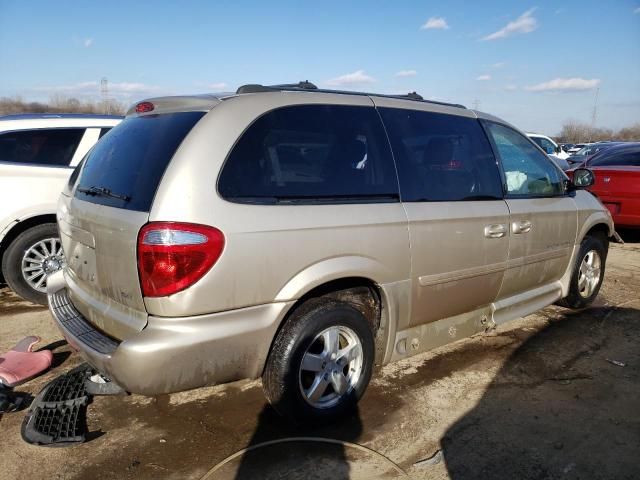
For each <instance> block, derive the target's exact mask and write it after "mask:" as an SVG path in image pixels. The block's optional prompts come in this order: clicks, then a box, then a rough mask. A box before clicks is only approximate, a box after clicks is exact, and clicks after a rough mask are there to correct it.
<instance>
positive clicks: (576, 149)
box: [567, 143, 590, 155]
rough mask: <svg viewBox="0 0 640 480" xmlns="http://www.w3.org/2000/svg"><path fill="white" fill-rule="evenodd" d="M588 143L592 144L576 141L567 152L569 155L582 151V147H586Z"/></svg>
mask: <svg viewBox="0 0 640 480" xmlns="http://www.w3.org/2000/svg"><path fill="white" fill-rule="evenodd" d="M586 145H590V144H589V143H576V144H574V145H573V147H571V148H570V149H569V151H568V152H567V153H568V154H569V155H575V154H576V153H578V152H579V151H580V149H581V148H584V147H585V146H586Z"/></svg>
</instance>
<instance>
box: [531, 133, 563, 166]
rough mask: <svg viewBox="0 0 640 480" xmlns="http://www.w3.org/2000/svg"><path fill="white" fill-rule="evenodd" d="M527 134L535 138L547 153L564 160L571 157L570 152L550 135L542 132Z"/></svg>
mask: <svg viewBox="0 0 640 480" xmlns="http://www.w3.org/2000/svg"><path fill="white" fill-rule="evenodd" d="M527 136H528V137H529V138H530V139H531V140H533V141H534V142H535V143H536V144H537V145H538V146H539V147H540V148H541V149H542V150H544V152H545V153H546V154H547V155H554V156H555V157H558V158H560V159H562V160H565V159H566V158H567V157H569V154H568V153H567V152H565V151H564V150H562V148H560V146H559V145H558V144H557V143H556V142H554V141H553V140H552V139H551V138H550V137H547V136H546V135H542V134H540V133H527Z"/></svg>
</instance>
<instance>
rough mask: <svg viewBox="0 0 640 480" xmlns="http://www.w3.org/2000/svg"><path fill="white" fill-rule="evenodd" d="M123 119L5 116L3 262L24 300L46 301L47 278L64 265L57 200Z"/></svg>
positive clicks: (0, 120)
mask: <svg viewBox="0 0 640 480" xmlns="http://www.w3.org/2000/svg"><path fill="white" fill-rule="evenodd" d="M120 120H121V117H116V116H106V115H81V114H20V115H6V116H0V260H1V262H2V277H4V281H6V283H7V284H8V285H9V286H10V287H11V288H12V289H13V291H15V292H16V293H17V294H18V295H20V296H21V297H23V298H25V299H27V300H30V301H32V302H35V303H41V304H46V303H47V297H46V293H45V292H46V284H47V277H48V276H49V275H50V274H51V273H53V272H54V271H56V270H58V269H59V268H60V267H61V266H62V265H63V263H64V257H63V255H62V249H61V246H60V240H59V238H58V228H57V226H56V223H55V222H56V216H55V212H56V203H57V200H58V197H59V195H60V192H61V190H62V188H63V187H64V185H65V182H66V181H67V180H68V178H69V176H70V175H71V172H72V171H73V169H74V168H75V166H76V165H77V164H78V163H79V162H80V160H81V159H82V158H83V157H84V156H85V154H86V153H87V152H88V151H89V149H90V148H91V147H93V145H94V144H95V143H96V142H97V141H98V140H99V139H100V137H102V136H103V135H104V134H105V133H106V132H108V131H109V130H110V129H111V128H112V127H114V126H115V125H117V124H118V123H119V122H120ZM0 280H1V278H0Z"/></svg>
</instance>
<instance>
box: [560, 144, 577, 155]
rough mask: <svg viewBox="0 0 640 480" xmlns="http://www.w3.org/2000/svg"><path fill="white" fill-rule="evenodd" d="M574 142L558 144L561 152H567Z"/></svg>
mask: <svg viewBox="0 0 640 480" xmlns="http://www.w3.org/2000/svg"><path fill="white" fill-rule="evenodd" d="M573 146H574V144H573V143H561V144H560V148H561V149H562V151H563V152H567V153H568V152H569V149H570V148H573Z"/></svg>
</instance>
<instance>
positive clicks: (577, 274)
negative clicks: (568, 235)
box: [560, 235, 608, 309]
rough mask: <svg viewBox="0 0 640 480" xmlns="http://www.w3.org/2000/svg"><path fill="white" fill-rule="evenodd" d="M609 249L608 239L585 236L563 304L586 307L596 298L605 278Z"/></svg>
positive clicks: (571, 306) (572, 306)
mask: <svg viewBox="0 0 640 480" xmlns="http://www.w3.org/2000/svg"><path fill="white" fill-rule="evenodd" d="M607 249H608V244H607V241H606V239H603V238H601V237H600V236H592V235H587V236H586V237H584V239H583V240H582V243H581V244H580V250H579V251H578V255H577V257H576V263H575V265H574V267H573V273H572V275H571V283H570V285H569V294H568V295H567V296H566V297H565V298H564V299H562V301H561V302H560V304H561V305H563V306H565V307H569V308H575V309H577V308H584V307H586V306H588V305H590V304H591V303H592V302H593V301H594V300H595V298H596V297H597V296H598V292H599V291H600V287H601V286H602V280H603V279H604V268H605V263H606V261H607Z"/></svg>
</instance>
